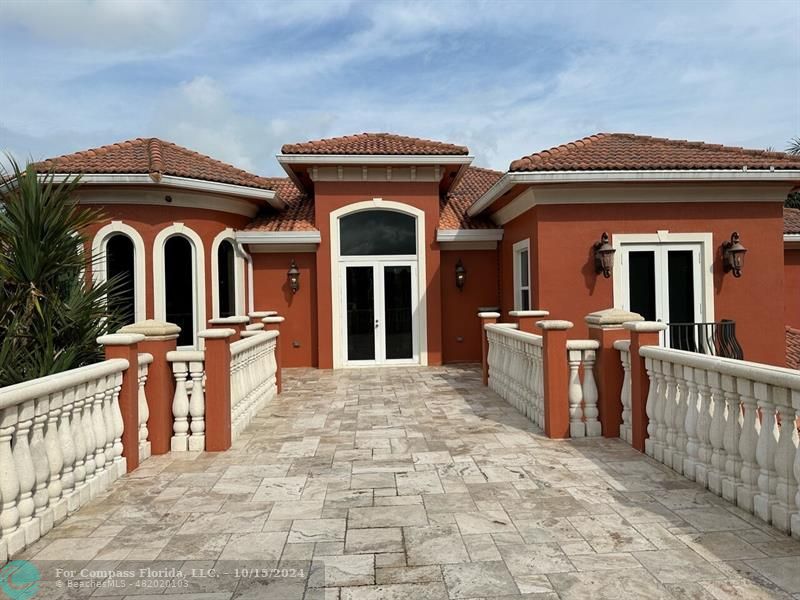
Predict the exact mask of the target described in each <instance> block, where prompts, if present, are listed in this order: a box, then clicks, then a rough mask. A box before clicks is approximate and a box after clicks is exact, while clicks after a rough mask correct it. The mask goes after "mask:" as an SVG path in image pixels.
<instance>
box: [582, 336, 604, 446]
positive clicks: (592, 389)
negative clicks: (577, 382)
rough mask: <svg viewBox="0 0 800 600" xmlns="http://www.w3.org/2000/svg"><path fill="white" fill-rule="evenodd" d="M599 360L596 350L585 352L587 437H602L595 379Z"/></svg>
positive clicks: (584, 391) (584, 410)
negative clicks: (596, 361) (597, 359)
mask: <svg viewBox="0 0 800 600" xmlns="http://www.w3.org/2000/svg"><path fill="white" fill-rule="evenodd" d="M596 358H597V354H596V350H584V352H583V416H584V417H585V418H586V435H587V436H589V437H597V436H599V435H602V433H603V432H602V428H601V425H600V421H599V420H598V417H599V416H600V411H599V410H598V409H597V397H598V396H597V383H596V382H595V378H594V363H595V360H596Z"/></svg>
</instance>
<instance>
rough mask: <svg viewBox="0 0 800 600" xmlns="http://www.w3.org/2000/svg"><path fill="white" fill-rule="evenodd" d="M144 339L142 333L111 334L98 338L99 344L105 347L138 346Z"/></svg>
mask: <svg viewBox="0 0 800 600" xmlns="http://www.w3.org/2000/svg"><path fill="white" fill-rule="evenodd" d="M143 339H144V336H143V335H142V334H141V333H109V334H106V335H101V336H100V337H99V338H97V343H98V344H102V345H103V346H130V345H131V344H138V343H139V342H141V341H142V340H143Z"/></svg>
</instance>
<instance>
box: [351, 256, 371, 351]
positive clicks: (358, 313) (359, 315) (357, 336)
mask: <svg viewBox="0 0 800 600" xmlns="http://www.w3.org/2000/svg"><path fill="white" fill-rule="evenodd" d="M346 279H347V290H346V294H347V296H346V298H347V360H375V288H374V271H373V268H372V266H368V267H347V268H346Z"/></svg>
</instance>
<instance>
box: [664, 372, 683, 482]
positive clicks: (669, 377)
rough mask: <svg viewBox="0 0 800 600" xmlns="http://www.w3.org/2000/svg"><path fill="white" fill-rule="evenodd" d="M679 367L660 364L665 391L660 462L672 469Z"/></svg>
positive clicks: (675, 436) (675, 434) (675, 435)
mask: <svg viewBox="0 0 800 600" xmlns="http://www.w3.org/2000/svg"><path fill="white" fill-rule="evenodd" d="M679 369H680V366H679V365H675V364H670V363H667V362H664V363H662V371H663V373H664V381H665V383H666V389H665V391H664V417H663V422H664V450H663V454H662V457H661V462H663V463H664V464H665V465H667V466H669V467H672V455H673V454H674V453H675V448H676V438H677V435H678V432H677V431H676V430H675V413H676V412H677V410H678V405H677V397H678V385H677V378H678V377H679V373H678V370H679Z"/></svg>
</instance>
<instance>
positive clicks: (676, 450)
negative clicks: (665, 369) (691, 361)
mask: <svg viewBox="0 0 800 600" xmlns="http://www.w3.org/2000/svg"><path fill="white" fill-rule="evenodd" d="M672 376H673V377H674V378H675V414H674V415H673V417H674V420H673V423H674V425H673V429H674V430H675V439H674V446H673V449H672V463H671V464H670V466H671V467H672V469H673V470H674V471H677V472H678V473H683V462H684V460H685V459H686V443H687V441H688V436H687V434H686V427H685V424H686V413H687V412H688V410H689V407H688V404H687V399H688V398H687V396H688V391H689V388H688V385H687V383H686V375H685V367H683V366H681V365H674V366H673V370H672Z"/></svg>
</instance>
